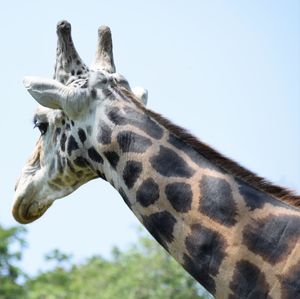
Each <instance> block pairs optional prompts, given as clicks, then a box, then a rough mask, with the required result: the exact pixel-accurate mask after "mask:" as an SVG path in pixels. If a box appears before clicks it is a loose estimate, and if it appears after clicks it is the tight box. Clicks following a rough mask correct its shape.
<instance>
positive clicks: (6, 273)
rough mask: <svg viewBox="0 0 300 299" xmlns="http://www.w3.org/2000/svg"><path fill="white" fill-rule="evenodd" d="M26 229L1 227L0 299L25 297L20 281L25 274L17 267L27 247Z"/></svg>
mask: <svg viewBox="0 0 300 299" xmlns="http://www.w3.org/2000/svg"><path fill="white" fill-rule="evenodd" d="M24 233H25V229H24V228H21V227H12V228H9V229H6V228H4V227H2V226H0V299H16V298H22V296H24V294H25V293H24V288H23V287H22V286H21V285H20V284H19V280H21V279H22V278H24V274H23V272H22V271H21V269H20V268H19V267H18V266H17V263H18V262H19V261H20V260H21V258H22V250H23V248H24V247H25V241H24V238H23V235H24Z"/></svg>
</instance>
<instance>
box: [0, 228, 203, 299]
mask: <svg viewBox="0 0 300 299" xmlns="http://www.w3.org/2000/svg"><path fill="white" fill-rule="evenodd" d="M23 234H24V230H23V229H21V228H11V229H3V228H2V227H0V299H19V298H20V299H115V298H122V299H196V298H209V297H208V295H203V290H202V289H200V287H199V285H198V284H197V283H196V282H195V280H194V279H193V278H191V277H190V276H189V275H188V274H187V273H186V272H185V271H184V270H183V269H182V268H181V266H179V265H178V264H177V263H176V262H175V261H174V260H173V259H172V258H171V257H170V256H169V255H168V254H167V253H166V252H165V251H164V250H163V249H162V248H161V247H160V246H159V245H158V244H157V243H156V242H155V241H153V240H152V239H149V238H147V237H143V236H142V237H140V239H139V240H138V242H137V244H136V245H133V246H131V247H130V248H129V249H128V250H125V251H121V250H120V249H118V248H113V250H112V252H111V257H110V258H109V259H105V258H103V257H101V256H94V257H92V258H90V259H88V260H87V261H86V262H85V263H83V264H81V265H75V264H73V263H72V259H71V256H70V255H67V254H65V253H62V252H61V251H59V250H57V249H56V250H53V251H52V252H50V253H49V254H47V255H46V257H45V260H46V262H47V263H50V264H51V265H52V268H51V270H48V271H45V272H42V273H39V274H38V275H37V276H36V277H33V278H29V277H28V276H24V275H23V273H22V272H21V270H20V269H19V268H18V267H17V266H16V263H17V262H18V261H19V260H20V259H21V257H22V254H21V253H22V250H23V249H24V245H25V242H24V239H23ZM12 248H14V250H12ZM20 279H21V280H23V285H21V284H20ZM200 294H202V295H200Z"/></svg>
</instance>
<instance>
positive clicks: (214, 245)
mask: <svg viewBox="0 0 300 299" xmlns="http://www.w3.org/2000/svg"><path fill="white" fill-rule="evenodd" d="M57 35H58V44H57V55H56V64H55V72H54V79H44V78H39V77H25V79H24V85H25V88H26V89H27V91H28V92H29V93H30V94H31V95H32V97H33V98H34V99H35V100H36V101H37V102H38V103H39V106H38V108H37V111H36V113H35V116H34V125H35V126H36V127H37V128H38V129H39V130H40V132H41V136H40V138H39V139H38V141H37V144H36V146H35V149H34V151H33V153H32V155H31V157H30V158H29V160H28V162H27V163H26V165H25V166H24V168H23V169H22V172H21V176H20V178H19V179H18V181H17V184H16V187H15V196H14V203H13V210H12V213H13V216H14V218H15V219H16V220H17V221H18V222H20V223H23V224H26V223H30V222H32V221H34V220H36V219H38V218H39V217H41V216H42V215H43V214H44V213H45V212H46V210H47V209H48V208H49V207H50V206H51V205H52V204H53V202H54V201H55V200H56V199H58V198H62V197H64V196H66V195H68V194H70V193H71V192H73V191H74V190H76V189H77V188H79V187H80V186H81V185H83V184H84V183H86V182H88V181H90V180H92V179H96V178H101V179H104V180H106V181H108V182H109V183H110V184H111V185H112V186H113V187H114V188H115V189H116V190H117V191H118V192H119V193H120V195H121V197H122V198H123V200H124V202H125V203H126V204H127V206H128V207H129V208H130V209H131V211H132V212H133V213H134V214H135V215H136V217H137V218H138V219H139V220H140V222H141V223H142V224H143V225H144V226H145V227H146V229H147V230H148V231H149V232H150V233H151V234H152V235H153V236H154V238H155V239H156V240H157V241H158V242H159V243H160V245H161V246H163V247H164V248H165V250H166V251H167V252H168V253H169V254H170V255H172V256H173V257H174V258H175V259H176V260H177V261H178V262H179V263H180V264H181V265H182V266H183V267H184V268H185V270H186V271H187V272H189V273H190V274H191V275H192V276H193V277H194V278H195V279H196V280H197V281H198V282H199V283H200V284H201V285H202V286H204V287H205V288H206V289H207V290H208V291H209V292H210V293H211V294H212V295H214V296H215V298H217V299H220V298H222V299H223V298H229V299H234V298H239V299H243V298H248V299H250V298H255V299H261V298H265V299H278V298H280V299H297V298H300V210H299V206H300V196H297V195H295V194H294V193H292V192H291V191H290V190H288V189H285V188H282V187H279V186H276V185H273V184H272V183H270V182H268V181H266V180H264V179H263V178H261V177H259V176H257V175H255V174H254V173H252V172H250V171H248V170H247V169H245V168H243V167H242V166H240V165H238V164H237V163H235V162H234V161H232V160H230V159H228V158H227V157H224V156H223V155H221V154H220V153H218V152H216V151H215V150H214V149H212V148H211V147H209V146H208V145H206V144H205V143H203V142H201V141H199V140H197V139H196V138H195V137H194V136H192V135H191V134H189V133H188V132H187V131H185V130H184V129H182V128H180V127H178V126H176V125H174V124H173V123H171V122H170V121H169V120H167V119H165V118H164V117H163V116H161V115H159V114H157V113H156V112H153V111H151V110H150V109H148V108H146V106H145V105H146V102H147V92H146V90H144V89H142V88H139V89H131V87H130V85H129V83H128V81H127V80H126V78H125V77H124V76H122V75H120V74H118V73H117V72H116V69H115V65H114V59H113V52H112V38H111V31H110V29H109V28H108V27H106V26H101V27H100V28H99V30H98V43H97V50H96V55H95V59H94V62H93V63H92V65H91V67H90V69H89V68H88V67H86V66H85V64H84V63H83V62H82V60H81V59H80V57H79V55H78V53H77V52H76V50H75V47H74V44H73V41H72V37H71V25H70V24H69V23H68V22H67V21H61V22H59V23H58V25H57Z"/></svg>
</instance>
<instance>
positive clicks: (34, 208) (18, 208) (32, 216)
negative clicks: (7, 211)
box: [12, 198, 52, 224]
mask: <svg viewBox="0 0 300 299" xmlns="http://www.w3.org/2000/svg"><path fill="white" fill-rule="evenodd" d="M26 201H27V199H25V198H18V199H17V200H15V201H14V205H13V209H12V214H13V217H14V218H15V220H16V221H18V222H19V223H21V224H28V223H31V222H33V221H35V220H37V219H38V218H40V217H41V216H42V215H43V214H44V213H45V212H46V211H47V210H48V208H49V207H50V206H51V205H52V202H48V203H47V204H44V203H43V204H41V203H39V202H37V201H30V202H29V204H27V203H26Z"/></svg>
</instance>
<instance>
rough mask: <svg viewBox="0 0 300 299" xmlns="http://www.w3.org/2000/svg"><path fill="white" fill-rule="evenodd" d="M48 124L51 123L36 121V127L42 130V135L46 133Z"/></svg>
mask: <svg viewBox="0 0 300 299" xmlns="http://www.w3.org/2000/svg"><path fill="white" fill-rule="evenodd" d="M48 125H49V124H48V123H45V122H36V123H35V125H34V127H37V128H38V129H39V130H40V132H41V135H45V134H46V132H47V129H48Z"/></svg>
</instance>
